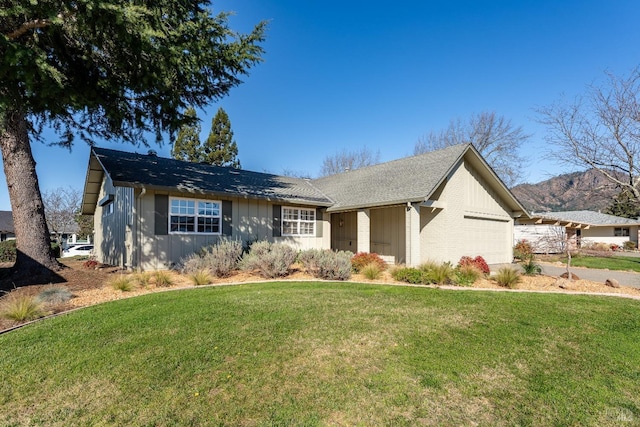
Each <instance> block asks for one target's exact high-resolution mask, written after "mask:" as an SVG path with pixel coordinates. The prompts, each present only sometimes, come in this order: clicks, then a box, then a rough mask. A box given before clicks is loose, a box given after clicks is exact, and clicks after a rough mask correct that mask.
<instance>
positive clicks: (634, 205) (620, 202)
mask: <svg viewBox="0 0 640 427" xmlns="http://www.w3.org/2000/svg"><path fill="white" fill-rule="evenodd" d="M604 213H607V214H609V215H615V216H621V217H623V218H633V219H636V218H638V217H640V202H639V201H638V200H637V199H636V198H635V197H634V196H633V194H631V193H630V192H629V190H626V189H624V190H622V191H620V193H618V195H617V196H616V197H615V198H614V199H613V200H612V201H611V204H610V205H609V206H607V208H606V209H605V211H604Z"/></svg>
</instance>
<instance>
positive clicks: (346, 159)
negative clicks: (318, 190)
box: [320, 146, 380, 176]
mask: <svg viewBox="0 0 640 427" xmlns="http://www.w3.org/2000/svg"><path fill="white" fill-rule="evenodd" d="M377 163H380V151H376V152H375V153H374V152H372V151H371V150H369V149H368V148H367V147H366V146H365V147H362V148H361V149H360V150H356V151H347V150H346V149H343V150H342V151H340V152H337V153H336V154H334V155H333V156H327V157H325V159H324V160H323V162H322V169H320V176H327V175H334V174H337V173H341V172H346V171H349V170H354V169H359V168H362V167H365V166H371V165H375V164H377Z"/></svg>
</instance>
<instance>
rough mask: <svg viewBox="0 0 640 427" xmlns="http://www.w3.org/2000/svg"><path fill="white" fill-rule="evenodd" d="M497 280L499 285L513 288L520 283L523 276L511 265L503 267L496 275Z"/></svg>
mask: <svg viewBox="0 0 640 427" xmlns="http://www.w3.org/2000/svg"><path fill="white" fill-rule="evenodd" d="M495 280H496V282H498V285H500V286H504V287H505V288H509V289H513V288H515V287H516V285H517V284H518V283H520V280H521V276H520V273H519V272H518V271H517V270H514V269H512V268H509V267H502V268H501V269H500V270H498V273H497V274H496V275H495Z"/></svg>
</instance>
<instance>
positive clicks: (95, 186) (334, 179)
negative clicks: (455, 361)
mask: <svg viewBox="0 0 640 427" xmlns="http://www.w3.org/2000/svg"><path fill="white" fill-rule="evenodd" d="M82 213H83V214H88V215H94V228H95V254H96V256H97V258H98V260H99V261H100V262H103V263H107V264H112V265H119V266H124V267H128V268H140V269H144V270H149V269H152V270H153V269H166V268H170V267H172V266H173V265H175V264H176V263H179V262H180V260H181V259H182V258H184V257H185V256H188V255H189V254H191V253H193V252H196V251H198V249H200V248H201V247H203V246H206V245H210V244H213V243H215V242H216V241H217V240H218V239H219V238H220V237H221V236H228V237H229V238H231V239H241V240H242V241H243V242H250V241H256V240H263V239H264V240H269V241H273V242H283V243H287V244H290V245H292V246H294V247H296V248H299V249H307V248H318V249H334V250H348V251H351V252H354V253H355V252H375V253H378V254H380V255H382V256H383V257H384V258H385V259H386V260H388V261H389V262H393V263H398V264H400V263H402V264H406V265H411V266H416V265H418V264H420V263H422V262H425V261H427V260H434V261H439V262H444V261H450V262H452V263H457V261H458V260H459V259H460V257H462V256H464V255H468V256H477V255H481V256H483V257H484V258H485V259H486V261H487V262H489V263H501V262H511V260H512V252H513V250H512V249H513V248H512V245H513V238H514V236H513V226H514V218H517V217H520V216H522V215H525V216H526V215H527V213H526V211H525V209H524V208H523V207H522V205H521V204H520V203H519V202H518V201H517V200H516V198H515V197H514V196H513V195H512V194H511V193H510V192H509V190H508V189H507V188H506V187H505V185H504V184H503V183H502V182H501V181H500V179H499V178H498V177H497V175H496V174H495V172H494V171H493V170H492V169H491V168H490V167H489V166H488V165H487V163H486V162H485V161H484V159H483V158H482V157H481V156H480V154H479V153H478V151H477V150H476V149H475V148H474V147H473V146H472V145H471V144H460V145H455V146H452V147H448V148H445V149H442V150H438V151H434V152H431V153H427V154H422V155H418V156H413V157H407V158H403V159H399V160H395V161H391V162H387V163H382V164H378V165H374V166H369V167H366V168H361V169H356V170H352V171H348V172H345V173H341V174H337V175H332V176H327V177H323V178H319V179H302V178H293V177H286V176H278V175H272V174H267V173H259V172H251V171H246V170H239V169H232V168H226V167H218V166H211V165H206V164H199V163H189V162H183V161H179V160H173V159H166V158H160V157H158V156H156V155H153V154H149V155H143V154H135V153H128V152H122V151H115V150H108V149H102V148H93V149H92V150H91V154H90V157H89V165H88V171H87V178H86V182H85V187H84V195H83V202H82Z"/></svg>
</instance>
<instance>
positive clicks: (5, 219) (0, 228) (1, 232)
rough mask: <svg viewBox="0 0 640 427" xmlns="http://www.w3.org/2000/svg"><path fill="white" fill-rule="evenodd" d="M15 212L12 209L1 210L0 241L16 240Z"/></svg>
mask: <svg viewBox="0 0 640 427" xmlns="http://www.w3.org/2000/svg"><path fill="white" fill-rule="evenodd" d="M15 238H16V235H15V230H14V228H13V214H12V213H11V211H0V241H2V242H4V241H5V240H15Z"/></svg>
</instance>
